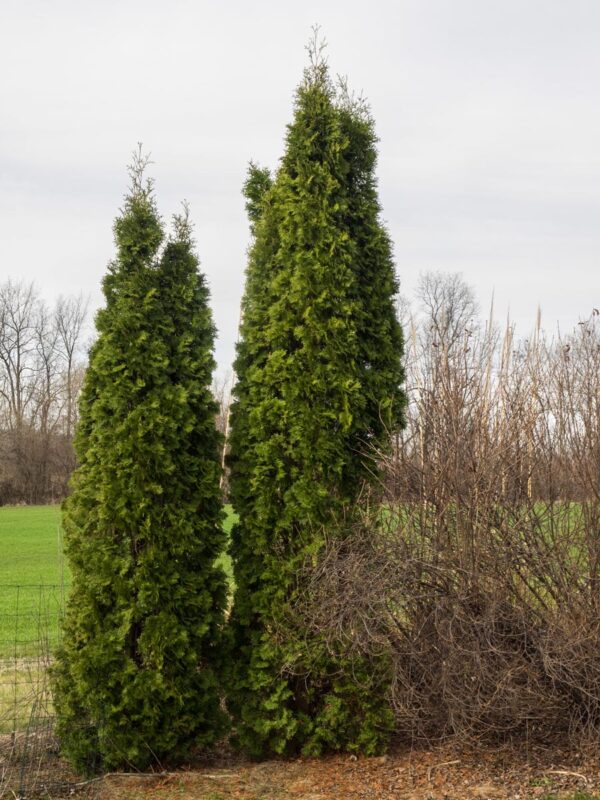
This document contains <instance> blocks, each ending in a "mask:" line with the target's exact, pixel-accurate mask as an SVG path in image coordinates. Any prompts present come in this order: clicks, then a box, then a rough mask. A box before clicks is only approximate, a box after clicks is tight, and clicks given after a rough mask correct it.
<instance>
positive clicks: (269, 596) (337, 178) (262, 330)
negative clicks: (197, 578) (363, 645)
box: [229, 54, 404, 754]
mask: <svg viewBox="0 0 600 800" xmlns="http://www.w3.org/2000/svg"><path fill="white" fill-rule="evenodd" d="M375 141H376V139H375V136H374V133H373V123H372V120H371V119H370V117H369V116H368V114H366V113H365V112H364V110H363V109H362V108H361V106H360V105H359V104H355V103H351V102H349V101H348V100H347V99H346V98H345V97H344V98H342V101H341V102H340V101H339V99H338V98H337V96H336V93H335V91H334V89H333V86H332V84H331V81H330V79H329V75H328V71H327V67H326V65H325V63H324V62H323V60H322V59H321V58H320V57H318V54H317V57H316V58H315V60H314V62H313V64H312V66H311V68H310V69H309V70H307V72H306V73H305V79H304V82H303V83H302V84H301V86H300V88H299V90H298V93H297V96H296V107H295V114H294V120H293V122H292V124H291V125H290V126H289V128H288V133H287V140H286V150H285V154H284V157H283V159H282V162H281V166H280V168H279V170H278V171H277V173H276V175H275V177H274V178H273V179H272V180H271V179H270V176H269V175H268V173H267V172H265V171H264V170H260V169H258V168H256V167H254V166H252V167H251V169H250V174H249V177H248V181H247V183H246V186H245V194H246V198H247V209H248V213H249V217H250V222H251V230H252V233H253V244H252V247H251V250H250V253H249V262H248V268H247V277H246V291H245V296H244V300H243V323H242V327H241V341H240V344H239V346H238V353H237V360H236V373H237V375H238V382H237V386H236V388H235V402H234V406H233V410H232V434H231V440H230V444H231V447H230V466H231V489H232V498H233V503H234V506H235V508H236V510H237V512H238V513H239V517H240V520H239V524H238V525H237V526H236V527H235V529H234V531H233V536H232V555H233V560H234V572H235V581H236V587H237V589H236V595H235V601H234V607H233V611H232V616H231V630H232V634H233V639H234V652H235V658H234V659H233V668H232V670H231V675H230V687H229V706H230V709H231V711H232V712H233V715H234V717H235V719H236V727H237V735H238V737H239V740H240V742H241V743H242V744H243V745H244V746H246V747H247V748H249V749H250V750H251V751H252V752H254V753H256V754H261V753H268V752H272V751H275V752H291V751H294V750H299V749H300V750H303V751H304V752H320V751H321V750H323V749H345V748H355V749H362V750H365V751H367V752H373V751H375V750H377V749H380V748H381V747H382V746H383V743H384V742H385V740H386V737H387V734H388V732H389V726H390V712H389V709H388V708H387V706H386V704H385V699H384V693H385V688H386V686H385V681H386V671H385V665H383V664H382V665H381V668H380V669H379V668H376V669H375V670H374V671H373V668H372V665H366V664H361V663H358V662H356V661H353V662H352V663H349V662H347V663H345V664H342V663H341V662H340V661H339V660H333V661H332V659H331V658H330V657H329V656H327V654H326V653H325V651H324V649H320V648H319V645H318V642H317V643H315V642H313V643H312V644H311V653H310V657H308V656H307V654H306V653H303V652H302V649H303V647H305V646H306V642H305V643H304V644H302V643H299V642H298V640H297V638H296V637H286V636H285V634H284V635H282V631H285V629H286V615H289V614H290V613H292V614H293V604H294V592H295V586H296V580H297V574H298V570H299V568H300V567H301V565H302V563H303V562H304V561H305V559H306V558H307V556H309V555H311V556H314V555H315V554H316V553H318V551H319V549H320V547H321V545H322V543H323V537H324V531H325V530H329V531H332V530H334V531H335V530H338V529H339V528H340V524H341V523H340V519H341V518H342V517H343V516H344V515H347V514H348V509H351V507H352V504H353V503H354V501H355V500H356V497H357V493H358V491H359V490H360V488H361V485H362V483H363V481H365V480H372V479H373V477H374V474H375V473H376V469H374V467H373V463H372V460H371V458H370V456H369V451H370V449H371V448H373V447H374V446H384V447H385V446H386V443H387V441H388V440H389V435H390V433H391V432H393V431H394V430H396V429H397V428H398V427H399V426H400V425H401V422H402V410H403V405H404V396H403V394H402V391H401V388H400V387H401V383H402V378H403V373H402V368H401V357H402V334H401V330H400V327H399V324H398V322H397V319H396V314H395V307H394V295H395V293H396V291H397V285H396V279H395V276H394V268H393V262H392V257H391V247H390V242H389V238H388V236H387V233H386V232H385V229H384V228H383V227H382V225H381V222H380V220H379V204H378V200H377V191H376V182H375V178H374V169H375V163H376V150H375ZM339 535H343V533H340V534H339ZM309 662H310V663H309ZM357 678H358V681H357V680H356V679H357ZM361 679H362V680H363V686H362V688H361V686H360V685H359V684H360V680H361Z"/></svg>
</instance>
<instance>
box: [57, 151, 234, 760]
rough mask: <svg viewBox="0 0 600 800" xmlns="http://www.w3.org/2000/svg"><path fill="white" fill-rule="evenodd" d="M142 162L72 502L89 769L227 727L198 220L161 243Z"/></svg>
mask: <svg viewBox="0 0 600 800" xmlns="http://www.w3.org/2000/svg"><path fill="white" fill-rule="evenodd" d="M143 167H144V164H143V162H141V161H139V160H138V161H137V162H136V163H135V164H134V168H133V170H132V174H133V184H132V187H131V190H130V193H129V195H128V196H127V198H126V201H125V207H124V209H123V211H122V213H121V216H120V217H119V218H118V219H117V221H116V223H115V239H116V245H117V257H116V260H115V261H114V262H113V263H112V264H111V265H110V267H109V271H108V274H107V276H106V277H105V279H104V286H103V288H104V294H105V297H106V305H105V308H104V309H103V310H101V311H100V312H99V313H98V316H97V320H96V324H97V329H98V338H97V340H96V342H95V344H94V346H93V348H92V351H91V354H90V363H89V368H88V372H87V375H86V380H85V386H84V389H83V393H82V398H81V403H80V410H81V424H80V426H79V430H78V432H77V438H76V450H77V455H78V459H79V463H80V466H79V468H78V470H77V471H76V473H75V475H74V478H73V494H72V495H71V497H70V498H69V499H68V500H67V501H66V503H65V505H64V528H65V534H66V552H67V556H68V559H69V562H70V566H71V570H72V576H73V589H72V592H71V595H70V598H69V601H68V606H67V612H66V619H65V623H64V632H63V645H62V647H61V649H60V651H59V653H58V658H57V665H56V667H55V669H54V671H53V679H54V692H55V702H56V709H57V713H58V718H59V735H60V737H61V741H62V745H63V748H64V751H65V752H66V754H67V756H68V757H69V758H70V759H71V761H72V762H73V763H74V765H75V766H76V767H77V768H79V769H82V770H84V771H93V770H94V769H99V768H102V769H118V768H123V767H135V768H138V769H142V768H144V767H146V766H147V765H148V764H149V763H151V762H154V761H156V760H162V759H164V758H167V757H168V758H170V759H173V758H177V757H180V756H182V755H183V754H185V752H186V751H187V749H188V748H189V747H190V746H191V745H192V744H207V743H210V742H212V741H214V740H215V738H216V737H217V736H218V735H219V734H220V733H221V731H222V728H223V715H222V712H221V710H220V693H219V685H218V680H217V675H218V670H219V661H220V657H221V654H220V644H221V638H220V637H221V626H222V622H223V614H224V607H225V603H226V581H225V576H224V574H223V571H222V569H221V568H220V567H218V566H216V565H215V560H216V559H217V557H218V556H219V554H220V553H221V551H222V550H223V548H224V540H225V534H224V532H223V529H222V527H221V522H222V519H221V516H222V509H221V501H220V493H219V458H218V450H219V439H218V434H217V432H216V430H215V425H214V416H215V412H216V408H215V404H214V401H213V398H212V395H211V392H210V381H211V374H212V370H213V366H214V362H213V355H212V348H213V340H214V327H213V323H212V319H211V314H210V310H209V306H208V299H209V298H208V289H207V286H206V284H205V281H204V278H203V277H202V275H200V274H199V272H198V261H197V258H196V256H195V254H194V247H193V242H192V238H191V230H190V225H189V223H188V220H187V213H186V214H185V215H184V216H182V217H176V218H175V224H174V234H173V236H172V238H170V239H169V240H168V241H167V242H166V244H165V245H164V248H162V249H161V244H162V242H163V228H162V225H161V222H160V219H159V217H158V214H157V211H156V207H155V202H154V198H153V193H152V187H151V185H150V184H149V183H145V182H144V181H143V178H142V171H143Z"/></svg>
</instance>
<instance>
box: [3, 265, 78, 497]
mask: <svg viewBox="0 0 600 800" xmlns="http://www.w3.org/2000/svg"><path fill="white" fill-rule="evenodd" d="M86 317H87V303H86V302H85V300H84V299H83V298H82V297H68V298H63V297H61V298H60V299H59V300H58V301H57V302H56V304H55V305H54V306H53V307H49V306H48V305H47V304H46V303H45V302H44V301H43V300H42V299H41V298H40V296H39V294H38V293H37V291H36V289H35V287H34V286H33V285H32V284H26V283H23V282H13V281H7V282H5V283H3V284H1V285H0V504H5V503H45V502H55V501H57V500H60V499H62V498H63V497H64V496H65V494H66V492H67V487H68V482H69V478H70V475H71V473H72V471H73V468H74V466H75V457H74V453H73V445H72V441H73V432H74V430H75V427H76V425H77V419H78V411H77V396H78V393H79V390H80V387H81V382H82V379H83V374H84V370H85V357H84V352H83V345H84V337H85V325H86Z"/></svg>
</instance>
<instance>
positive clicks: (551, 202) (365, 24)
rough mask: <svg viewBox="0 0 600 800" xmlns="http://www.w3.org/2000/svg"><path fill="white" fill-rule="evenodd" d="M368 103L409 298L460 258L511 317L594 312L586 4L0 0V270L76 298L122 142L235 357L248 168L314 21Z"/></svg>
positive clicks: (589, 9)
mask: <svg viewBox="0 0 600 800" xmlns="http://www.w3.org/2000/svg"><path fill="white" fill-rule="evenodd" d="M315 22H318V23H320V25H321V27H322V30H323V33H324V35H325V37H326V39H327V41H328V43H329V47H328V53H329V62H330V66H331V69H332V72H334V73H336V72H339V73H343V74H346V75H348V78H349V81H350V85H351V86H352V87H353V88H354V89H356V90H363V92H364V94H365V95H366V96H367V97H368V99H369V100H370V103H371V106H372V110H373V113H374V116H375V120H376V123H377V130H378V133H379V136H380V139H381V142H380V161H379V176H380V189H381V200H382V204H383V210H384V217H385V220H386V221H387V224H388V226H389V229H390V232H391V234H392V238H393V240H394V243H395V253H396V261H397V268H398V273H399V276H400V279H401V283H402V292H403V294H406V295H409V296H410V294H411V292H412V290H413V288H414V286H415V284H416V281H417V278H418V275H419V273H420V272H421V271H423V270H427V269H439V270H448V271H460V272H462V273H463V275H464V277H465V278H466V279H467V280H468V281H469V282H470V283H472V284H473V285H474V286H475V288H476V291H477V294H478V297H479V300H480V301H481V303H482V305H484V306H485V305H487V303H488V301H489V299H490V296H491V293H492V291H494V292H495V299H496V312H497V315H498V316H504V315H505V314H506V313H507V310H508V309H509V308H510V313H511V316H512V318H513V319H514V320H515V321H516V323H517V327H518V329H519V330H520V331H521V332H522V333H526V332H527V331H528V330H529V328H530V327H531V325H532V323H533V320H534V317H535V312H536V307H537V305H538V304H540V305H541V307H542V310H543V317H544V321H545V326H546V327H547V328H549V329H552V328H554V327H555V325H556V323H557V322H558V323H560V325H561V328H563V329H565V328H568V327H571V326H572V325H573V324H575V323H576V322H577V320H578V319H579V318H581V317H584V316H587V315H588V313H589V312H590V311H591V309H592V307H593V306H596V307H598V306H600V264H599V261H600V102H599V101H600V2H599V0H501V1H500V0H395V1H393V0H389V1H388V0H371V2H370V3H365V2H364V0H360V2H357V1H356V0H330V1H329V2H328V1H327V0H321V2H313V0H305V2H297V1H296V2H287V0H279V2H276V0H247V1H246V2H242V0H226V1H224V2H216V0H215V1H214V2H209V0H195V1H194V0H169V2H167V0H161V2H158V1H157V0H118V2H117V1H116V0H103V2H98V1H97V0H96V1H95V2H91V1H90V0H76V1H75V0H73V1H69V0H52V2H49V0H39V1H38V2H35V1H34V0H0V279H1V280H3V279H6V278H8V277H13V278H16V277H21V278H24V279H26V280H35V281H36V283H37V284H38V286H39V288H40V290H41V292H42V294H43V295H44V296H45V297H46V298H47V299H48V300H53V299H54V298H55V297H56V296H57V295H58V294H60V293H64V294H70V293H73V294H76V293H79V292H80V291H82V292H84V293H85V294H88V293H89V294H90V295H91V297H92V303H93V305H94V306H97V305H98V304H99V303H100V302H101V294H100V290H99V283H100V278H101V276H102V274H103V273H104V271H105V268H106V264H107V262H108V260H109V259H110V257H111V256H112V253H113V241H112V222H113V219H114V217H115V215H116V213H117V211H118V208H119V205H120V203H121V199H122V196H123V193H124V191H125V189H126V186H127V176H126V171H125V165H126V164H127V162H128V161H129V157H130V153H131V151H132V150H133V149H134V147H135V145H136V142H138V141H142V142H143V143H144V146H145V147H146V149H147V150H149V151H150V152H151V153H152V158H153V160H154V162H155V163H154V166H153V167H152V174H153V175H154V177H155V179H156V189H157V197H158V203H159V207H160V209H161V213H163V214H164V216H165V217H169V216H170V215H171V214H172V213H173V212H175V211H177V210H178V209H179V202H180V200H181V199H183V198H186V199H187V200H189V202H190V203H191V211H192V217H193V219H194V221H195V224H196V236H197V240H198V250H199V255H200V258H201V261H202V266H203V269H204V271H205V273H206V274H207V276H208V280H209V283H210V286H211V291H212V303H213V309H214V316H215V321H216V324H217V326H218V329H219V339H218V345H217V358H218V361H219V368H220V370H221V371H225V370H226V369H227V368H228V366H229V364H230V362H231V359H232V355H233V344H234V340H235V336H236V329H237V323H238V307H239V300H240V295H241V292H242V288H243V270H244V264H245V251H246V247H247V244H248V233H247V222H246V218H245V213H244V201H243V198H242V196H241V193H240V192H241V186H242V183H243V181H244V177H245V171H246V165H247V162H248V161H249V160H250V159H255V160H258V161H259V162H260V163H261V164H263V165H268V166H274V165H276V163H277V159H278V158H279V156H280V155H281V153H282V147H283V136H284V133H285V125H286V123H287V122H288V121H289V120H290V118H291V112H292V100H293V93H294V89H295V86H296V85H297V83H298V82H299V80H300V79H301V75H302V69H303V66H304V64H305V61H306V58H305V51H304V45H305V43H306V41H307V40H308V37H309V34H310V26H311V25H312V24H313V23H315Z"/></svg>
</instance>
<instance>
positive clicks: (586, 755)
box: [99, 746, 600, 800]
mask: <svg viewBox="0 0 600 800" xmlns="http://www.w3.org/2000/svg"><path fill="white" fill-rule="evenodd" d="M577 793H580V795H579V796H581V797H582V798H583V797H588V796H590V795H592V796H593V795H595V794H596V793H597V794H598V795H599V796H600V749H599V748H588V749H586V750H583V749H582V751H581V752H573V750H570V751H566V750H565V751H562V750H560V749H558V748H552V749H544V748H540V747H531V748H527V747H525V746H521V747H503V748H498V749H482V748H477V749H475V748H459V747H445V748H443V749H428V750H424V749H409V748H402V747H398V748H396V749H395V750H394V752H392V754H390V755H388V756H385V757H382V758H355V757H353V756H332V757H327V758H321V759H299V760H293V761H289V760H288V761H284V760H281V761H267V762H262V763H248V762H242V763H240V762H239V761H237V762H236V761H235V760H228V759H227V758H226V757H224V758H221V759H220V760H218V761H216V762H214V763H212V764H205V765H203V766H198V765H196V766H193V767H192V766H190V767H188V768H187V769H183V770H180V771H178V772H169V773H164V774H159V775H156V776H143V777H141V776H140V777H138V776H108V777H106V778H105V779H104V781H103V782H102V784H101V785H100V787H99V797H100V800H129V799H130V798H140V800H175V799H177V800H192V798H193V800H231V799H232V798H239V799H240V800H287V799H288V798H289V800H392V798H393V800H450V799H452V800H474V799H475V798H479V800H485V798H498V800H501V799H502V798H507V799H508V798H511V799H512V798H514V800H526V798H546V797H549V796H551V797H569V798H572V797H573V796H574V795H575V797H578V794H577Z"/></svg>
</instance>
